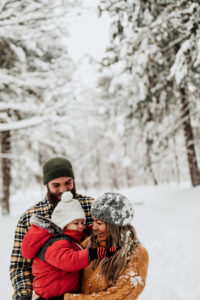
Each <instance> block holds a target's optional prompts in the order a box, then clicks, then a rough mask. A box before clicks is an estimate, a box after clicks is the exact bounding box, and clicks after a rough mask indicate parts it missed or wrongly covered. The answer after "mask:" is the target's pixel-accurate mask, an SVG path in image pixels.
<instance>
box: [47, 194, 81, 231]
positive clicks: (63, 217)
mask: <svg viewBox="0 0 200 300" xmlns="http://www.w3.org/2000/svg"><path fill="white" fill-rule="evenodd" d="M77 219H85V213H84V211H83V209H82V207H81V204H80V203H79V201H78V200H75V199H73V195H72V193H71V192H65V193H63V194H62V197H61V201H60V202H59V203H58V204H57V206H56V207H55V209H54V211H53V214H52V216H51V221H52V222H53V223H55V224H56V225H58V226H59V227H60V228H61V229H63V228H64V227H65V226H66V225H67V224H69V223H71V222H72V221H74V220H77Z"/></svg>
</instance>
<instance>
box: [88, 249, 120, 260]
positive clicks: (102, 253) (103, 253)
mask: <svg viewBox="0 0 200 300" xmlns="http://www.w3.org/2000/svg"><path fill="white" fill-rule="evenodd" d="M118 250H119V248H118V247H111V248H104V247H97V248H89V249H88V253H89V256H90V261H92V260H94V259H103V258H104V257H111V256H113V255H114V254H115V253H116V251H118Z"/></svg>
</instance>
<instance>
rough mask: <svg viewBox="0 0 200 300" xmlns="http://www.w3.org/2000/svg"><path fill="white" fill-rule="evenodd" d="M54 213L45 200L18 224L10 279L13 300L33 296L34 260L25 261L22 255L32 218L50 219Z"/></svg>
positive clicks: (24, 215) (26, 214)
mask: <svg viewBox="0 0 200 300" xmlns="http://www.w3.org/2000/svg"><path fill="white" fill-rule="evenodd" d="M52 212H53V207H52V206H51V205H50V204H49V201H48V200H47V199H45V200H44V201H41V202H38V203H37V204H36V205H35V206H33V207H32V208H30V209H28V210H27V211H26V212H25V213H24V214H23V215H22V216H21V218H20V219H19V221H18V223H17V227H16V230H15V238H14V246H13V250H12V254H11V262H10V279H11V282H12V285H13V288H14V295H13V299H16V297H17V296H22V295H27V296H30V297H31V295H32V281H33V277H32V260H27V259H24V258H23V257H22V255H21V243H22V240H23V237H24V235H25V234H26V232H27V231H28V229H29V227H30V218H31V216H32V215H33V214H39V215H42V216H44V217H46V218H50V217H51V214H52Z"/></svg>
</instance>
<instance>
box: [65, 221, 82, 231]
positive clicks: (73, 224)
mask: <svg viewBox="0 0 200 300" xmlns="http://www.w3.org/2000/svg"><path fill="white" fill-rule="evenodd" d="M84 221H85V220H84V219H76V220H74V221H72V222H71V223H69V224H67V226H65V229H70V230H78V231H83V230H84Z"/></svg>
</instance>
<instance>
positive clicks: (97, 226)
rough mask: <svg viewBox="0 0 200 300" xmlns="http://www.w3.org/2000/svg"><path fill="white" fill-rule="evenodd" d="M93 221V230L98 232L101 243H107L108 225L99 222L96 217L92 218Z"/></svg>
mask: <svg viewBox="0 0 200 300" xmlns="http://www.w3.org/2000/svg"><path fill="white" fill-rule="evenodd" d="M92 219H93V221H94V222H93V230H94V231H96V232H97V236H98V239H99V240H100V241H106V240H107V236H108V233H107V228H106V223H104V222H103V221H100V220H98V219H97V218H95V217H94V216H92Z"/></svg>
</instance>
